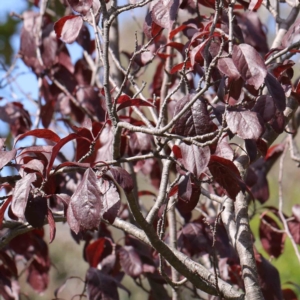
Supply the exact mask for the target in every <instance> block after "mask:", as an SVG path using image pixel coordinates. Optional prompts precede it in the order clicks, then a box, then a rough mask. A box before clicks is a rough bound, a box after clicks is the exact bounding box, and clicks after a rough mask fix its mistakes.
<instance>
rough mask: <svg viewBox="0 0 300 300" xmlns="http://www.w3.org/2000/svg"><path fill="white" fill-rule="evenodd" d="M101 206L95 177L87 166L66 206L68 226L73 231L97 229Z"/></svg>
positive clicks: (99, 192)
mask: <svg viewBox="0 0 300 300" xmlns="http://www.w3.org/2000/svg"><path fill="white" fill-rule="evenodd" d="M102 208H103V205H102V202H101V191H100V189H99V187H98V185H97V177H96V174H95V173H94V171H93V170H92V169H90V168H89V169H87V170H86V171H85V172H84V175H83V178H82V180H81V182H80V183H79V185H78V186H77V188H76V191H75V193H74V194H73V196H72V197H71V201H70V204H69V206H68V211H67V220H68V223H69V226H70V228H71V229H72V230H73V231H74V232H75V233H78V232H79V231H84V230H92V229H97V228H98V227H99V224H100V221H101V211H102Z"/></svg>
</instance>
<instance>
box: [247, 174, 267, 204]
mask: <svg viewBox="0 0 300 300" xmlns="http://www.w3.org/2000/svg"><path fill="white" fill-rule="evenodd" d="M250 172H251V171H250ZM254 174H255V175H254V176H255V180H256V181H255V184H254V185H253V186H252V187H251V193H252V194H253V196H254V198H255V199H257V200H258V201H259V202H260V203H261V204H263V203H265V202H266V201H267V200H268V199H269V197H270V192H269V183H268V180H267V177H266V173H265V171H264V170H257V171H254ZM248 180H249V179H248Z"/></svg>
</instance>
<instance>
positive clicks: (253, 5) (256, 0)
mask: <svg viewBox="0 0 300 300" xmlns="http://www.w3.org/2000/svg"><path fill="white" fill-rule="evenodd" d="M262 2H263V1H262V0H251V1H250V3H249V7H248V9H249V10H250V11H257V10H258V9H259V8H260V6H261V4H262Z"/></svg>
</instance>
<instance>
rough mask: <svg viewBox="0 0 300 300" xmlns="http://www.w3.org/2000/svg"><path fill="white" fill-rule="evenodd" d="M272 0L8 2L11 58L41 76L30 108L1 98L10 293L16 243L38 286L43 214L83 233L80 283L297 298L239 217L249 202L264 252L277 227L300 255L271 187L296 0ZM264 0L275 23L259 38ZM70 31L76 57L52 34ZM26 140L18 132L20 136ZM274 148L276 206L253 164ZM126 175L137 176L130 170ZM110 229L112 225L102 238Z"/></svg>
mask: <svg viewBox="0 0 300 300" xmlns="http://www.w3.org/2000/svg"><path fill="white" fill-rule="evenodd" d="M273 2H274V3H271V1H256V0H251V1H250V3H248V2H246V1H243V0H216V1H214V0H198V1H188V0H181V1H179V0H164V1H159V0H158V1H157V0H154V1H151V0H140V1H135V0H130V1H129V3H127V4H125V5H121V4H120V3H117V1H116V0H111V1H105V0H100V1H99V0H82V1H76V0H67V1H65V0H56V1H55V0H48V1H47V0H40V1H33V2H32V4H30V5H29V9H28V10H27V11H25V12H24V13H23V14H22V15H14V17H15V18H16V17H17V18H19V19H21V22H22V29H21V32H20V51H19V58H18V59H21V60H23V62H24V63H25V64H26V66H27V67H28V68H29V69H30V70H31V71H32V72H33V73H34V74H35V76H36V79H37V82H38V86H39V90H38V99H37V100H35V101H33V102H34V103H35V105H36V115H30V113H29V112H28V110H27V109H26V108H25V107H24V106H23V104H22V103H20V102H18V101H11V99H4V100H2V106H1V107H0V119H1V120H2V121H3V122H6V123H7V124H8V125H9V128H10V132H9V135H8V137H7V139H6V138H2V139H1V149H2V150H1V152H0V169H2V175H1V178H0V184H1V191H2V195H3V196H1V201H2V205H1V207H0V223H1V224H2V229H1V240H0V248H1V251H0V259H1V262H2V264H1V267H0V276H1V281H0V286H1V288H0V294H1V295H2V297H3V298H4V299H18V297H19V296H18V295H19V285H18V282H17V279H18V276H19V274H20V270H18V268H17V264H16V262H17V259H18V258H20V257H21V258H22V260H23V261H25V262H26V268H25V269H26V272H27V275H26V276H27V282H28V284H30V285H31V286H32V288H33V289H35V290H36V291H37V292H43V291H44V290H45V289H46V288H47V285H48V281H49V278H48V273H49V269H50V265H51V261H50V257H49V254H48V245H47V243H46V242H45V241H44V232H43V225H44V224H49V226H50V243H51V242H52V241H53V240H54V239H55V233H56V223H57V222H66V223H67V224H68V226H69V227H70V230H71V233H72V236H73V237H74V239H75V240H77V241H79V240H83V241H84V243H85V247H84V255H83V257H84V259H85V260H86V261H87V262H88V263H89V266H90V268H89V269H88V270H87V272H86V278H85V285H84V290H83V293H82V295H79V296H80V297H84V296H86V297H88V299H93V300H95V299H119V295H118V288H120V289H124V290H125V291H126V292H128V293H129V294H130V291H128V289H127V288H126V287H125V286H124V285H123V284H122V278H123V276H124V274H126V275H127V276H130V277H132V278H133V279H134V281H135V283H136V284H137V286H139V287H140V288H142V289H144V290H146V291H147V293H148V294H149V298H148V299H169V298H172V299H174V300H175V299H180V298H182V299H185V298H186V297H187V296H186V295H188V294H190V295H191V297H194V298H197V299H270V300H271V299H296V298H297V296H296V293H295V291H294V290H293V288H295V287H297V285H296V284H293V283H290V285H291V286H290V287H286V288H283V289H282V286H281V282H280V276H279V272H278V270H277V269H276V268H275V267H274V266H273V265H272V263H271V262H270V261H268V260H267V259H266V258H264V257H263V256H262V255H261V254H260V253H259V251H258V249H257V248H256V247H255V245H254V236H253V234H252V232H251V229H250V225H249V220H250V219H251V218H253V216H255V215H257V214H258V215H260V225H259V239H260V240H261V243H262V246H263V248H264V250H265V251H266V253H267V254H268V255H269V256H270V257H274V258H278V257H279V256H280V255H281V254H282V253H283V252H284V243H285V240H286V238H287V239H290V240H291V242H292V244H293V247H294V252H295V255H296V256H297V258H298V260H299V262H300V254H299V248H298V247H299V246H298V245H299V244H300V237H299V232H300V205H298V204H296V205H294V206H293V208H292V214H291V215H286V214H285V213H284V212H283V201H284V200H283V197H284V196H283V192H282V191H283V188H282V179H283V176H284V172H285V169H284V158H285V156H286V155H287V154H288V149H289V150H290V156H291V158H292V159H293V160H294V161H295V162H296V163H299V161H300V158H299V156H298V155H297V153H298V152H297V144H296V142H295V137H296V135H297V131H298V127H299V120H300V119H299V110H298V105H299V101H300V87H299V81H298V80H296V79H295V78H294V76H293V75H294V69H293V68H294V67H295V66H297V64H296V63H295V60H292V59H293V57H294V55H295V54H296V53H298V52H299V50H298V49H299V47H300V42H299V34H300V25H299V24H300V22H299V20H297V17H298V14H299V9H300V3H299V2H298V1H291V0H289V1H287V0H286V1H282V2H285V7H288V6H290V8H289V13H288V16H287V17H286V18H284V19H283V18H281V14H280V9H281V8H282V5H281V4H278V3H277V1H273ZM142 7H144V8H146V10H141V8H142ZM262 7H264V8H265V9H266V11H269V13H270V14H271V16H272V18H273V19H274V20H275V21H276V24H277V32H276V36H275V38H274V39H273V41H272V44H271V47H269V46H268V44H267V41H266V31H265V28H264V25H263V24H262V22H261V20H260V18H259V16H258V11H260V10H261V9H262ZM37 8H38V9H37ZM136 10H138V11H139V12H144V13H145V17H144V20H143V27H142V28H140V27H138V22H136V23H135V26H136V28H135V30H136V32H135V33H134V32H132V35H134V36H135V43H133V44H132V45H130V47H131V53H130V52H125V51H124V52H122V51H121V50H120V47H119V41H120V38H121V37H120V34H119V30H120V28H121V26H124V25H125V26H126V24H125V23H122V21H121V23H120V24H118V22H119V21H120V18H119V16H120V15H122V14H123V13H124V12H126V11H136ZM93 36H94V38H93ZM74 42H76V43H78V44H79V45H80V47H81V48H82V57H81V58H80V59H78V60H77V61H76V63H75V64H73V63H72V60H71V56H70V53H69V50H68V48H67V46H66V44H71V43H74ZM5 58H6V62H7V61H8V58H7V55H6V56H5ZM14 67H15V63H14V64H12V65H11V66H10V67H7V65H6V66H5V64H3V68H4V69H5V70H6V72H5V76H4V77H3V78H2V80H1V85H2V86H4V85H11V88H12V90H13V80H12V70H13V68H14ZM151 68H152V69H151ZM149 70H150V72H149ZM151 70H154V74H153V75H149V74H150V73H151ZM295 70H296V69H295ZM142 80H144V81H142ZM146 80H147V81H148V82H147V83H146ZM29 100H30V99H28V101H29ZM61 128H63V130H64V131H67V132H68V133H67V134H58V132H61V130H60V129H61ZM28 137H31V139H28ZM278 137H280V142H276V144H274V141H275V140H276V139H277V138H278ZM25 138H27V139H28V141H32V143H31V144H29V145H27V146H26V147H20V146H18V142H19V141H21V140H23V139H25ZM67 143H68V144H69V145H71V146H72V147H73V150H74V157H72V158H70V155H69V154H68V153H66V152H65V151H63V149H62V148H63V146H65V145H66V144H67ZM277 160H279V179H278V188H279V201H278V206H277V207H275V206H270V205H268V203H267V200H268V198H269V187H268V181H267V177H266V176H267V174H268V172H269V170H270V169H271V168H272V166H273V165H274V163H275V162H276V161H277ZM7 170H10V171H12V170H13V171H14V172H15V173H14V174H15V175H6V174H7V173H4V172H7ZM140 174H143V176H145V177H147V178H148V182H149V185H151V187H149V188H148V187H147V188H144V187H142V186H141V185H140V184H139V181H138V179H139V178H138V177H139V176H140ZM145 197H148V198H149V197H151V199H153V200H154V201H153V202H151V204H150V205H149V203H146V202H149V201H145ZM256 203H260V204H264V205H263V206H262V207H263V210H261V209H260V210H258V209H256ZM112 228H117V229H118V230H120V231H122V232H123V233H124V238H123V239H121V240H119V241H115V240H114V238H113V234H112ZM50 247H51V245H50ZM145 284H147V285H148V287H150V288H148V290H147V288H145V286H144V285H145ZM59 291H60V289H58V290H57V291H56V292H55V299H59ZM183 293H188V294H183ZM183 295H184V296H183Z"/></svg>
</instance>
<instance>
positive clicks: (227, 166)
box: [208, 155, 245, 200]
mask: <svg viewBox="0 0 300 300" xmlns="http://www.w3.org/2000/svg"><path fill="white" fill-rule="evenodd" d="M208 168H209V171H210V172H211V174H212V176H213V179H214V180H215V181H216V182H217V183H218V184H219V185H220V186H221V187H223V188H224V189H225V190H226V192H227V193H228V195H229V196H230V198H232V199H233V200H234V199H235V197H236V196H237V194H238V193H239V191H241V189H242V188H244V187H245V184H243V182H242V179H241V175H240V172H239V170H238V169H237V167H236V166H235V164H234V163H233V162H232V161H230V160H228V159H225V158H222V157H219V156H216V155H212V156H211V158H210V161H209V165H208Z"/></svg>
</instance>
